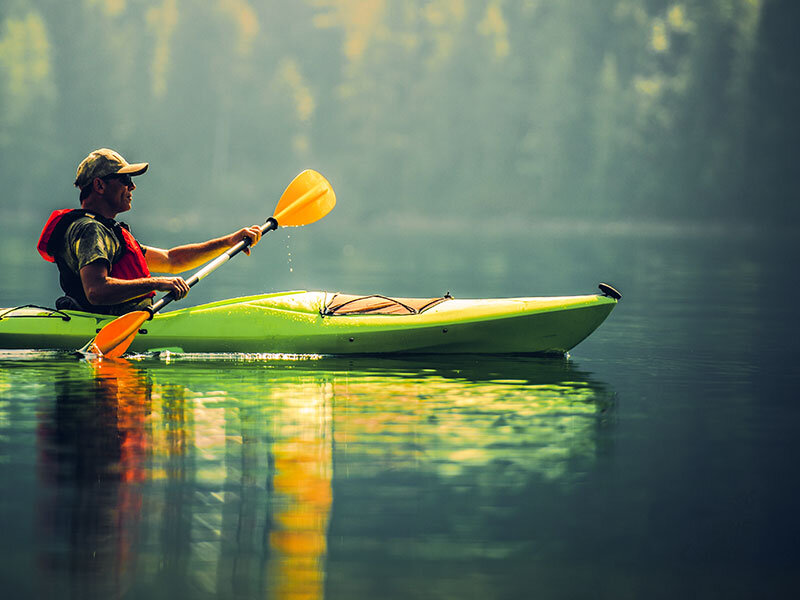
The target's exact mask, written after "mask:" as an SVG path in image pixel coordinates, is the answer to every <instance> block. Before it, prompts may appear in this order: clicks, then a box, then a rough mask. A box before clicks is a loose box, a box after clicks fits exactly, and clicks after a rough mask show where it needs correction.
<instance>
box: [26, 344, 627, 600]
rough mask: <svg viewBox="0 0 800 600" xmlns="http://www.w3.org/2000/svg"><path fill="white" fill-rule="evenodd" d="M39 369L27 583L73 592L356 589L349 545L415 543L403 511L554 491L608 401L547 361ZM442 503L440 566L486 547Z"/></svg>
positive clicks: (224, 593)
mask: <svg viewBox="0 0 800 600" xmlns="http://www.w3.org/2000/svg"><path fill="white" fill-rule="evenodd" d="M56 379H57V382H56V384H55V386H56V388H55V389H56V402H55V404H54V406H53V407H52V409H50V410H45V411H43V412H41V413H40V415H39V429H40V435H39V440H38V446H39V472H40V487H41V488H42V489H41V490H40V492H41V493H40V496H41V499H40V501H39V503H38V506H37V509H38V510H37V512H38V519H39V541H38V543H37V548H38V550H39V553H40V560H39V564H40V568H41V569H42V570H43V573H42V575H46V577H42V578H41V579H42V584H41V585H42V586H44V587H45V588H46V589H45V590H44V591H45V592H54V591H56V590H58V589H59V588H62V587H63V586H69V588H70V589H71V591H73V593H74V595H75V596H76V597H81V598H90V597H98V596H109V595H110V596H121V595H125V594H129V595H131V596H135V597H139V596H148V597H152V598H158V597H172V596H175V595H178V596H185V595H186V594H187V591H189V590H195V591H197V592H198V593H200V594H201V595H203V596H206V595H213V596H216V597H223V598H226V597H253V596H268V597H274V598H300V597H302V598H309V599H313V598H322V597H323V596H324V595H325V591H326V590H331V589H333V590H338V591H340V592H342V593H345V595H346V594H347V593H350V592H353V593H356V592H357V590H354V589H352V588H351V587H350V586H351V585H352V584H353V583H352V581H349V579H350V578H349V577H348V576H347V573H348V572H350V569H349V568H348V567H347V565H348V564H349V563H348V561H351V560H353V559H354V558H355V557H358V556H359V555H360V553H361V552H364V551H367V554H368V555H370V554H371V555H372V556H373V557H374V556H375V555H380V554H381V553H389V554H392V555H393V556H397V554H398V553H399V552H400V553H402V552H405V553H409V552H410V553H417V552H419V551H422V550H423V545H424V548H432V547H435V546H431V545H430V544H429V540H428V538H427V537H426V536H427V535H428V534H429V533H430V531H429V530H428V529H427V527H428V526H427V525H426V524H425V523H420V522H419V521H418V519H416V516H417V512H415V510H416V509H418V508H419V503H420V502H427V501H428V500H430V501H432V502H434V503H436V504H441V507H442V508H441V510H445V508H444V507H445V506H448V505H447V501H443V498H448V497H449V496H451V495H452V494H451V492H452V490H454V489H464V490H467V491H468V492H469V493H470V494H479V495H480V497H481V498H482V508H481V509H480V510H483V508H484V507H486V506H490V505H492V504H493V503H497V502H498V501H500V500H499V496H498V495H497V494H498V493H499V491H500V490H504V491H503V493H507V492H508V490H513V489H520V488H524V487H525V486H530V485H531V482H534V481H543V482H549V483H548V485H565V484H569V481H570V480H571V479H573V478H575V477H576V476H579V474H580V473H581V472H583V471H585V470H586V469H588V468H591V464H592V462H593V461H594V460H595V458H596V456H597V453H598V446H599V443H600V442H599V439H600V438H602V433H601V432H602V429H603V428H604V427H607V426H608V425H609V424H611V423H613V420H612V418H611V416H612V414H613V409H614V398H613V393H612V392H611V391H610V390H608V389H607V388H606V386H604V385H603V384H600V383H597V382H593V381H592V380H591V376H590V374H588V373H585V372H582V371H581V370H579V369H577V368H575V367H574V366H573V365H572V364H571V363H570V361H568V360H559V359H532V358H513V357H507V358H502V359H501V358H496V359H486V358H483V359H479V358H474V357H473V358H471V359H466V358H464V359H456V358H452V359H447V360H432V359H430V358H426V359H423V360H415V359H397V360H385V359H382V360H377V359H374V360H373V359H366V358H351V359H312V360H309V359H301V358H297V359H296V360H285V359H284V360H275V359H266V358H263V357H257V356H255V357H254V356H250V355H231V356H228V357H220V356H216V357H215V358H211V357H209V356H191V355H183V356H174V355H173V356H169V355H166V356H145V357H138V358H137V359H136V360H132V361H100V362H95V363H91V362H89V363H86V362H82V363H81V364H80V365H74V364H73V365H72V366H70V367H69V368H68V369H67V368H65V369H64V370H63V372H61V373H60V374H59V375H58V376H57V378H56ZM426 498H427V500H426ZM334 499H336V510H335V511H334V510H333V507H334ZM434 512H436V511H434ZM444 514H445V515H446V516H445V517H443V519H442V522H441V523H439V524H438V525H436V528H437V529H438V536H439V540H440V541H441V539H442V536H444V537H445V538H449V539H451V541H455V540H457V539H458V536H459V535H462V533H463V532H465V531H466V532H469V531H472V533H471V534H468V537H470V538H471V539H473V541H474V543H473V544H472V546H470V545H468V544H460V543H459V544H455V546H453V547H448V549H447V552H448V553H449V554H451V555H452V556H453V557H457V556H458V553H459V552H476V551H477V550H476V547H475V544H477V545H478V546H480V547H481V548H482V550H480V551H481V552H482V551H486V552H492V553H497V552H498V551H499V550H502V548H501V549H499V550H498V548H497V547H496V543H495V542H494V541H493V540H487V539H484V540H483V541H481V533H480V532H479V531H478V530H475V529H474V528H475V527H477V526H478V524H479V521H477V520H476V514H475V512H474V510H473V509H470V514H466V513H465V509H463V508H459V507H458V506H457V505H453V504H450V505H449V507H448V509H447V510H446V513H444ZM470 528H472V530H471V529H470ZM456 531H458V532H462V533H459V534H458V535H456V534H455V533H454V532H456ZM409 536H411V537H409ZM412 538H413V543H410V542H409V540H411V539H412ZM332 540H336V542H335V544H334V542H332ZM476 540H477V541H476ZM332 544H333V546H332ZM427 551H428V552H430V550H427ZM331 561H333V562H331ZM331 564H334V565H337V568H335V569H332V568H331ZM359 564H363V565H365V568H366V565H369V564H370V560H369V558H366V559H364V560H362V561H361V562H360V563H359ZM343 567H344V568H343ZM48 581H49V582H51V583H47V582H48ZM333 595H337V594H333Z"/></svg>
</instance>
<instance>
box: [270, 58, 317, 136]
mask: <svg viewBox="0 0 800 600" xmlns="http://www.w3.org/2000/svg"><path fill="white" fill-rule="evenodd" d="M278 79H279V80H280V81H281V82H282V83H284V84H285V85H286V86H287V87H288V88H289V91H290V93H291V96H292V99H293V100H294V108H295V112H296V114H297V118H298V120H300V121H301V122H305V121H308V120H309V119H311V116H312V115H313V114H314V109H315V108H316V105H315V102H314V96H313V95H312V93H311V88H310V87H309V86H308V83H307V82H306V80H305V78H304V77H303V74H302V73H301V72H300V67H299V66H298V65H297V63H296V62H295V61H294V60H292V59H289V58H287V59H284V61H283V62H282V63H281V64H280V66H279V67H278Z"/></svg>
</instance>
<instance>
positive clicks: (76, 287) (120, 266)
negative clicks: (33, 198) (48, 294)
mask: <svg viewBox="0 0 800 600" xmlns="http://www.w3.org/2000/svg"><path fill="white" fill-rule="evenodd" d="M82 217H91V218H93V219H95V220H96V221H97V222H98V223H102V224H103V225H105V226H106V227H108V229H110V230H111V231H113V232H114V235H116V237H117V240H118V241H119V242H120V246H121V249H122V251H121V252H120V253H119V255H118V258H117V259H116V260H115V261H113V262H112V263H111V270H110V271H109V275H111V276H112V277H116V278H117V279H139V278H141V277H150V269H148V268H147V261H146V260H145V257H144V251H143V250H142V247H141V246H140V245H139V242H137V241H136V238H134V237H133V234H131V232H130V231H129V230H128V226H127V225H125V224H124V223H119V222H118V221H115V220H114V219H107V218H105V217H102V216H100V215H98V214H96V213H93V212H91V211H88V210H85V209H71V208H65V209H62V210H55V211H53V213H52V214H51V215H50V218H49V219H48V220H47V223H45V226H44V229H42V234H41V236H40V237H39V243H38V244H37V245H36V249H37V250H38V251H39V254H41V255H42V258H43V259H45V260H46V261H48V262H54V263H56V265H57V266H58V270H59V274H60V276H61V277H60V279H61V288H62V289H63V290H64V292H65V293H66V294H67V295H68V296H70V297H72V298H74V299H75V300H77V301H78V302H79V303H80V304H82V305H84V307H86V308H87V309H91V310H92V311H93V312H97V309H98V308H100V307H97V306H94V307H92V305H91V304H90V303H89V301H88V300H87V299H86V294H85V293H84V291H83V283H82V282H81V279H80V274H78V273H75V272H74V271H72V270H71V269H70V268H69V267H68V266H67V265H66V263H65V262H64V260H63V258H61V257H60V255H59V254H60V250H61V248H63V244H64V236H65V235H66V233H67V228H68V227H69V226H70V225H72V223H74V222H75V221H77V220H78V219H80V218H82ZM155 295H156V293H155V292H150V293H149V294H145V295H144V296H142V297H146V298H152V297H153V296H155Z"/></svg>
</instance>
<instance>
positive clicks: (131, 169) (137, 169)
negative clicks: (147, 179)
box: [117, 163, 150, 175]
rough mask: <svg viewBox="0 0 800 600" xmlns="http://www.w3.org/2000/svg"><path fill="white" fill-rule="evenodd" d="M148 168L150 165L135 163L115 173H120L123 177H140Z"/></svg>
mask: <svg viewBox="0 0 800 600" xmlns="http://www.w3.org/2000/svg"><path fill="white" fill-rule="evenodd" d="M149 166H150V163H136V164H133V165H128V166H127V167H122V168H121V169H120V170H119V171H117V173H121V174H123V175H142V174H143V173H144V172H145V171H147V167H149Z"/></svg>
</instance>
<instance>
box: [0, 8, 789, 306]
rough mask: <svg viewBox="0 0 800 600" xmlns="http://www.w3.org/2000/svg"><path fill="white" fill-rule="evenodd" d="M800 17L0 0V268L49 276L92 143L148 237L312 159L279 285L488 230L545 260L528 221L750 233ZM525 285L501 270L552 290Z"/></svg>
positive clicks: (775, 190)
mask: <svg viewBox="0 0 800 600" xmlns="http://www.w3.org/2000/svg"><path fill="white" fill-rule="evenodd" d="M798 17H800V6H799V5H798V4H797V3H796V2H792V1H790V0H713V1H712V0H688V1H682V2H675V1H665V0H639V1H635V0H594V1H581V0H570V1H560V2H555V1H546V0H518V1H511V0H474V1H466V0H430V1H419V0H417V1H412V0H409V1H401V0H396V1H393V2H388V1H382V0H306V1H294V2H279V1H277V0H208V1H206V2H187V1H181V0H135V1H134V0H82V1H80V2H69V3H67V2H63V1H61V0H4V1H3V3H2V4H1V5H0V20H1V21H2V25H1V26H0V105H2V111H0V155H2V161H1V164H2V168H1V170H0V183H1V184H2V190H3V191H2V208H3V219H2V225H0V233H2V236H0V238H2V240H3V241H0V250H2V252H3V253H4V256H5V259H4V262H3V269H4V270H6V272H7V274H10V275H11V276H12V278H13V277H14V276H17V277H21V278H22V279H23V280H25V281H27V282H28V288H30V287H31V285H33V284H31V281H42V282H44V281H47V282H48V283H47V285H48V286H50V288H48V291H47V293H48V294H50V292H51V291H52V292H53V293H57V288H56V287H55V284H54V280H55V272H54V269H50V268H49V267H48V266H47V265H45V264H44V263H43V262H42V261H41V259H39V258H38V256H37V255H36V253H35V249H34V246H35V241H36V238H37V237H38V234H39V231H40V229H41V226H42V224H43V223H44V221H45V219H46V218H47V216H48V215H49V213H50V211H51V210H53V209H56V208H63V207H70V206H78V191H77V190H76V189H74V188H73V187H72V181H73V180H74V177H75V169H76V167H77V165H78V163H79V162H80V161H81V160H82V159H83V158H84V157H85V156H86V155H87V154H88V153H89V152H90V151H91V150H93V149H95V148H98V147H111V148H114V149H116V150H118V151H119V152H121V153H122V154H123V155H124V156H125V157H126V158H127V159H128V160H129V161H132V162H133V161H136V162H139V161H148V162H150V165H151V166H150V170H149V171H148V173H147V174H146V175H145V176H143V177H140V178H138V179H137V180H136V183H137V190H136V191H135V192H134V204H133V210H132V211H131V212H130V213H128V214H125V215H121V217H120V218H122V219H124V220H125V221H127V222H129V223H130V224H131V225H132V226H133V230H134V232H135V233H136V234H137V237H139V238H140V239H141V240H142V242H143V243H145V244H150V245H155V246H161V247H168V246H170V245H176V244H179V243H185V242H190V241H197V240H200V239H204V238H206V237H209V236H216V235H221V234H223V233H228V232H229V231H232V230H234V229H236V228H238V227H239V226H242V225H244V224H249V223H251V222H259V223H260V222H263V220H264V219H265V218H266V217H267V216H269V215H270V214H271V211H272V209H273V208H274V206H275V204H276V202H277V199H278V197H279V196H280V194H281V192H282V191H283V189H284V188H285V186H286V185H287V184H288V183H289V182H290V181H291V179H292V177H293V176H294V175H295V174H296V173H298V172H300V171H301V170H303V169H306V168H313V169H316V170H318V171H320V172H322V173H323V174H324V175H325V176H326V177H327V178H328V179H329V180H330V182H331V183H332V185H333V188H334V190H335V191H336V194H337V197H338V201H339V203H338V205H337V207H336V209H335V210H334V211H333V212H332V213H331V215H330V216H328V217H326V219H325V221H323V222H321V223H319V224H315V225H313V226H312V227H313V228H314V229H313V231H312V230H311V228H308V229H303V230H302V233H301V232H298V233H297V234H294V233H291V234H287V238H286V239H287V242H286V249H285V250H284V249H283V248H281V249H280V253H279V254H280V257H279V259H280V261H284V259H285V262H286V265H287V267H288V268H284V269H282V270H281V277H284V276H286V277H287V279H286V281H285V282H284V281H278V282H277V285H281V284H283V283H285V284H286V286H288V287H307V288H310V289H317V288H321V287H323V286H332V287H333V288H342V287H345V285H347V284H350V285H354V286H355V287H360V288H368V287H369V282H370V278H369V273H370V269H373V270H374V271H383V270H385V269H386V268H387V266H386V265H387V261H391V260H392V258H391V257H392V256H394V257H396V261H395V262H396V263H402V262H403V260H404V259H408V258H411V259H413V260H412V262H413V263H414V264H413V265H411V266H408V267H407V269H408V276H407V278H406V279H405V280H404V282H403V285H402V286H398V287H402V289H397V290H393V292H394V293H397V294H401V293H407V294H410V293H418V294H426V293H429V292H426V291H423V290H418V289H415V287H414V286H413V285H410V282H412V281H413V280H414V275H413V273H414V270H416V271H417V272H420V271H424V268H425V266H426V265H428V266H430V265H432V264H433V265H435V264H436V261H437V260H439V262H440V263H441V268H440V269H439V271H437V273H439V275H441V272H445V271H447V269H448V268H449V267H448V266H447V265H450V266H451V267H453V268H454V269H455V270H456V271H457V270H458V269H459V265H461V267H460V268H461V269H462V270H463V272H464V276H465V277H467V276H468V273H467V271H468V269H469V268H470V265H471V264H477V265H478V267H479V268H478V272H479V273H480V272H484V273H485V274H487V275H495V276H505V277H510V276H511V274H510V273H509V268H510V267H509V266H508V261H505V260H504V257H505V256H506V255H507V254H508V253H509V252H513V253H517V252H519V253H523V254H524V253H526V252H528V253H531V254H535V255H536V257H537V260H545V259H547V256H542V252H543V250H544V249H545V248H544V247H539V248H533V249H532V248H526V247H524V244H523V242H522V241H521V240H524V239H526V238H536V237H537V236H540V235H541V234H542V233H543V232H545V233H546V232H547V231H550V232H552V231H558V232H561V234H560V235H561V236H562V237H561V239H560V241H559V243H558V245H559V246H560V250H559V256H561V257H562V260H566V259H567V258H568V259H570V260H571V261H572V262H571V264H573V265H574V268H575V269H576V270H578V271H580V268H581V261H582V256H581V253H579V252H575V254H576V255H575V256H574V257H573V256H570V255H569V250H568V248H567V247H568V246H569V245H571V243H572V241H573V240H575V239H577V238H585V237H587V236H591V235H595V234H597V232H598V231H600V232H602V231H604V230H606V231H608V230H611V231H616V232H619V231H621V230H624V231H629V232H631V231H635V232H639V234H640V235H643V236H648V235H652V234H653V233H654V232H658V231H663V230H664V228H667V229H669V230H670V231H673V232H674V231H681V230H693V231H694V230H696V231H698V232H700V233H698V234H697V235H701V236H702V235H705V232H707V231H713V230H714V228H715V227H720V226H725V227H729V226H733V227H739V228H743V231H751V232H752V231H753V230H757V231H759V232H761V234H764V233H766V234H767V235H769V234H770V232H771V231H773V230H778V229H785V228H786V226H787V224H792V223H793V221H794V219H795V218H796V217H797V215H798V212H799V211H798V208H797V205H796V202H795V199H796V198H797V195H798V189H800V175H799V174H798V170H797V169H796V168H795V167H794V159H795V155H794V150H795V146H796V143H797V139H798V133H799V132H798V120H797V119H796V118H795V115H794V113H795V110H796V106H797V100H798V96H799V94H798V77H797V73H798V56H800V52H798V51H797V50H798V48H797V46H798V41H797V36H796V34H795V32H794V28H795V23H797V22H798ZM438 235H448V236H451V238H452V239H455V240H457V241H456V242H454V243H455V244H456V246H457V247H456V248H454V249H453V250H452V252H451V253H449V255H447V256H444V257H441V258H439V259H437V257H435V256H434V257H432V256H431V255H430V254H429V253H426V252H424V251H422V250H421V249H420V248H424V247H426V246H427V245H430V244H432V243H433V240H434V239H435V238H436V236H438ZM508 235H514V236H516V238H515V239H516V241H515V242H513V243H510V246H503V243H504V241H505V240H507V239H508V238H507V237H506V236H508ZM288 236H291V241H290V240H289V237H288ZM272 243H273V245H274V244H275V242H272ZM459 244H460V245H459ZM282 245H283V244H282V243H281V246H282ZM492 248H495V249H497V248H501V249H499V250H496V252H495V254H492ZM534 251H535V252H534ZM564 252H566V253H567V255H566V258H564V256H565V255H564ZM467 255H469V256H467ZM274 256H275V254H274V253H273V257H274ZM465 256H467V258H464V257H465ZM583 256H585V254H583ZM379 257H383V259H385V261H383V262H381V261H379V260H378V258H379ZM300 259H302V260H300ZM573 259H574V260H573ZM314 261H322V263H324V265H325V266H324V268H323V267H322V266H320V267H319V268H318V269H317V270H316V271H314V272H309V273H307V274H306V275H305V276H299V277H298V276H296V275H295V279H294V280H289V279H288V274H289V273H290V272H291V273H294V272H295V268H296V267H298V266H302V265H307V266H308V265H309V263H313V262H314ZM376 261H377V262H376ZM459 261H461V262H459ZM243 262H244V261H243ZM322 263H320V264H322ZM378 263H380V264H378ZM462 263H463V264H462ZM237 268H238V269H247V268H250V269H253V267H252V266H250V267H244V266H240V267H237ZM308 268H312V269H313V268H314V267H311V266H309V267H308ZM399 268H400V269H402V267H399ZM337 269H338V271H337ZM434 270H435V269H434ZM242 272H244V273H249V271H246V270H245V271H242ZM614 272H615V271H614V269H613V268H609V269H608V270H605V273H610V275H611V276H612V277H613V275H614ZM34 273H35V274H34ZM348 273H349V274H350V275H352V276H350V277H348ZM240 274H241V272H240ZM580 275H581V276H582V277H583V276H584V275H586V276H587V277H588V278H590V281H591V282H592V284H593V282H594V279H593V278H599V277H602V276H603V274H602V273H597V274H594V275H593V274H590V273H580ZM237 276H239V275H237ZM539 276H543V274H542V273H541V272H540V273H539ZM229 277H230V278H233V277H234V275H230V276H229ZM385 279H386V278H385V277H384V278H383V279H382V280H380V281H384V282H385ZM380 281H379V280H378V279H376V283H379V282H380ZM571 283H572V282H571V281H570V282H569V284H570V285H571ZM564 284H565V285H564V286H562V287H564V288H565V287H567V282H564ZM42 285H44V284H42ZM443 285H444V284H443ZM33 287H34V288H35V287H36V286H35V285H33ZM252 287H253V286H252V285H251V286H249V288H248V286H246V285H245V286H243V290H245V289H251V290H252ZM465 287H469V286H465ZM506 287H507V286H506ZM533 287H535V286H533V285H527V286H526V287H525V288H524V289H523V288H522V287H521V288H520V289H519V290H517V289H513V290H512V289H509V290H507V291H508V292H510V293H518V294H522V295H529V294H532V293H534V292H540V291H541V292H544V293H548V292H551V291H556V292H558V293H561V292H567V291H570V290H566V289H561V288H559V289H557V290H551V289H549V288H551V287H559V286H546V287H547V288H548V289H544V290H538V289H532V288H533ZM28 288H25V287H24V286H22V285H20V289H28ZM7 289H8V288H7ZM526 290H527V291H526ZM354 291H355V290H354ZM363 291H375V290H368V289H366V290H363ZM440 291H441V292H443V291H444V290H438V289H437V290H430V293H439V292H440ZM469 291H475V292H479V293H483V294H486V293H487V292H489V293H490V292H491V290H487V289H485V288H484V289H477V287H476V288H475V289H474V290H472V289H471V290H469ZM572 291H575V292H578V291H583V290H572ZM623 291H624V290H623ZM9 293H10V292H9ZM43 293H44V292H43ZM215 293H217V294H218V293H219V292H215ZM15 297H16V296H15ZM20 299H21V298H20ZM9 302H11V300H10V299H8V300H6V303H9Z"/></svg>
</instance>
